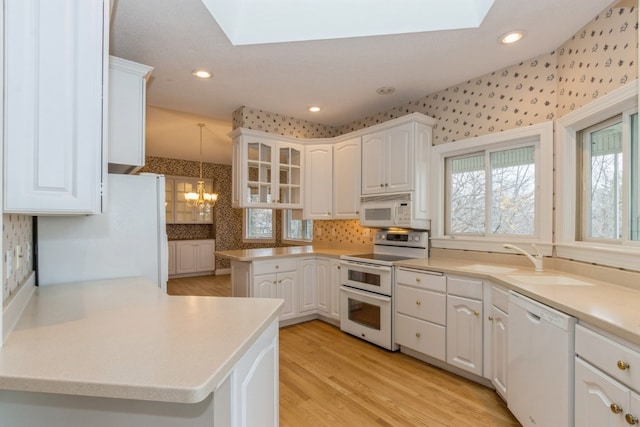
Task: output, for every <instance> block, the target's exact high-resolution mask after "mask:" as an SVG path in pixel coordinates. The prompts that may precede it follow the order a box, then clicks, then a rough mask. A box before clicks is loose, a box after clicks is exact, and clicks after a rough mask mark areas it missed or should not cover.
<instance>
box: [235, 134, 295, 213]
mask: <svg viewBox="0 0 640 427" xmlns="http://www.w3.org/2000/svg"><path fill="white" fill-rule="evenodd" d="M233 144H234V145H233V181H234V182H233V186H232V193H233V194H232V205H233V207H241V208H276V209H301V208H302V177H303V172H302V167H303V164H304V146H302V145H300V144H296V143H288V142H283V141H278V140H275V139H270V138H265V137H264V136H258V135H256V134H255V133H254V132H250V131H249V132H248V131H247V130H246V129H238V130H237V131H236V132H235V136H234V139H233Z"/></svg>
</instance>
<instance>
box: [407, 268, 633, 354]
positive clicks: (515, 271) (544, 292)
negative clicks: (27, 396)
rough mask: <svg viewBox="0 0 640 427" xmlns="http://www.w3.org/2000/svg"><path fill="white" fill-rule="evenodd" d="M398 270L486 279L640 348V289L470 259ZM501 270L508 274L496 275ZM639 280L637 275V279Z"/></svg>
mask: <svg viewBox="0 0 640 427" xmlns="http://www.w3.org/2000/svg"><path fill="white" fill-rule="evenodd" d="M395 264H396V265H397V266H401V267H402V266H404V267H411V268H417V269H423V270H432V271H439V272H442V273H445V274H458V275H465V276H474V277H478V278H482V279H488V280H491V281H492V282H494V283H496V284H499V285H502V286H504V287H505V288H508V289H512V290H514V291H516V292H518V293H521V294H523V295H526V296H529V297H531V298H532V299H535V300H537V301H539V302H541V303H543V304H546V305H549V306H551V307H553V308H556V309H558V310H560V311H563V312H565V313H567V314H570V315H572V316H574V317H576V318H578V319H579V320H580V321H582V322H587V323H589V324H591V325H594V326H596V327H599V328H601V329H603V330H605V331H608V332H611V333H612V334H614V335H617V336H619V337H621V338H624V339H626V340H628V341H630V342H632V343H635V344H637V345H640V289H637V288H632V287H625V286H619V285H613V284H610V283H607V282H604V281H601V280H595V279H592V278H589V277H586V276H580V275H574V274H568V273H566V272H563V271H558V270H553V269H550V268H546V267H545V269H544V271H543V272H540V273H536V272H534V271H533V265H532V264H530V265H528V266H518V265H511V264H498V263H490V262H480V263H479V262H478V261H477V260H473V259H443V258H426V259H412V260H406V261H399V262H397V263H395ZM473 265H478V266H479V268H480V269H483V268H486V270H491V269H492V267H494V268H495V270H496V272H491V271H485V272H482V271H477V270H476V271H474V270H473V269H471V268H469V266H473ZM501 269H508V270H509V271H502V272H498V270H501ZM518 275H521V276H523V275H524V276H532V275H534V276H547V277H551V276H562V277H568V278H570V279H574V280H575V281H576V282H586V283H588V284H586V285H580V284H576V285H558V284H528V283H525V282H524V281H522V280H519V279H518V277H517V276H518ZM638 279H640V275H638Z"/></svg>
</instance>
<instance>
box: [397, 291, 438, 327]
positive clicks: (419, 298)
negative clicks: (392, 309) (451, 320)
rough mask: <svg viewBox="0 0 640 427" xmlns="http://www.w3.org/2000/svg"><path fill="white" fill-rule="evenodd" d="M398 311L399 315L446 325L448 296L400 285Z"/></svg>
mask: <svg viewBox="0 0 640 427" xmlns="http://www.w3.org/2000/svg"><path fill="white" fill-rule="evenodd" d="M396 310H397V311H398V313H402V314H406V315H408V316H413V317H417V318H419V319H421V320H428V321H429V322H434V323H437V324H439V325H444V324H445V321H446V318H447V300H446V295H445V294H443V293H440V292H433V291H430V290H424V289H417V288H411V287H408V286H403V285H398V287H397V288H396Z"/></svg>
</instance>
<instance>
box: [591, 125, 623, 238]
mask: <svg viewBox="0 0 640 427" xmlns="http://www.w3.org/2000/svg"><path fill="white" fill-rule="evenodd" d="M587 142H588V144H589V147H588V150H589V164H588V165H586V166H587V167H588V171H589V174H590V176H591V179H590V180H589V181H590V182H588V185H589V188H588V195H587V197H586V198H587V200H586V201H587V203H588V213H589V218H587V221H588V230H587V235H588V237H591V238H596V239H619V238H620V237H621V232H622V230H621V222H622V221H621V220H622V197H621V196H622V124H621V123H616V124H613V125H611V126H608V127H606V128H603V129H600V130H597V131H595V132H591V133H589V134H588V138H587Z"/></svg>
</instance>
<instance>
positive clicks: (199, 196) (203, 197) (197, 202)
mask: <svg viewBox="0 0 640 427" xmlns="http://www.w3.org/2000/svg"><path fill="white" fill-rule="evenodd" d="M198 126H199V127H200V179H199V180H198V185H197V187H196V192H195V193H194V192H190V193H186V194H185V195H184V199H185V201H186V202H187V206H189V207H197V208H198V209H200V210H203V209H211V208H212V207H213V205H215V204H216V201H218V195H217V194H216V193H207V192H206V191H205V188H204V180H203V179H202V128H203V127H204V123H198Z"/></svg>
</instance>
